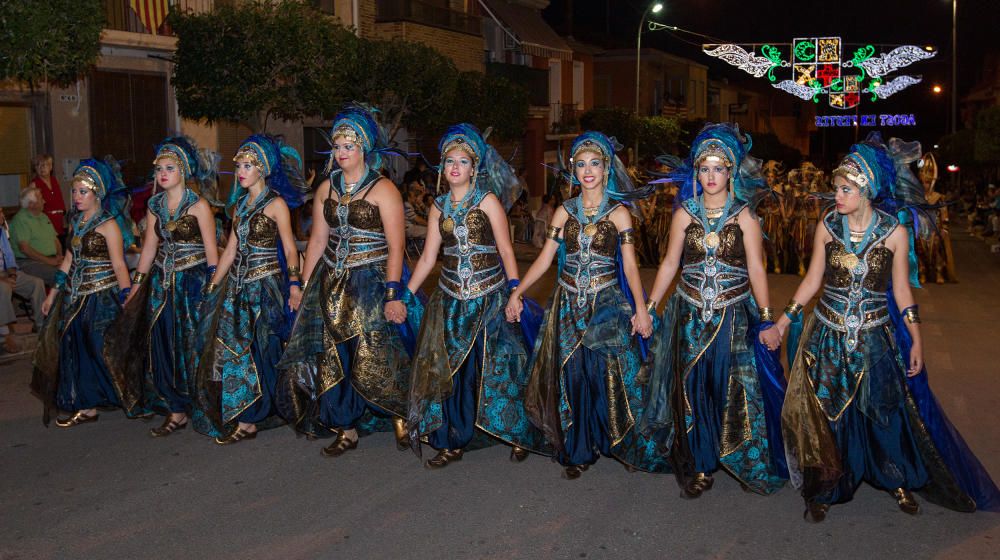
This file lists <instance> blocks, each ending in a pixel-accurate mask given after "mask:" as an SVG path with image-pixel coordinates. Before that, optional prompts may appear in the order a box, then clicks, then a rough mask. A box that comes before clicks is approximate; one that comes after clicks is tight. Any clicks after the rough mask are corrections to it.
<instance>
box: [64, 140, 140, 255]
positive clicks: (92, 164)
mask: <svg viewBox="0 0 1000 560" xmlns="http://www.w3.org/2000/svg"><path fill="white" fill-rule="evenodd" d="M73 181H74V182H75V181H79V182H81V183H83V184H84V185H86V187H87V188H88V189H90V190H92V191H94V194H95V195H96V196H97V198H98V199H99V200H100V201H101V209H102V211H104V212H107V213H108V214H109V215H111V216H112V217H113V218H114V219H115V221H116V222H117V223H118V228H119V229H120V230H121V233H122V241H123V243H124V246H125V247H129V246H131V245H132V243H133V242H134V241H135V234H134V231H133V230H134V228H133V224H132V218H131V217H130V216H129V207H130V206H131V202H132V197H131V195H130V192H129V189H128V187H126V186H125V180H124V179H123V178H122V173H121V165H120V164H119V163H118V160H116V159H115V158H114V157H113V156H110V155H108V156H105V157H104V161H100V160H97V159H93V158H91V159H85V160H82V161H80V164H79V165H77V166H76V170H75V171H73Z"/></svg>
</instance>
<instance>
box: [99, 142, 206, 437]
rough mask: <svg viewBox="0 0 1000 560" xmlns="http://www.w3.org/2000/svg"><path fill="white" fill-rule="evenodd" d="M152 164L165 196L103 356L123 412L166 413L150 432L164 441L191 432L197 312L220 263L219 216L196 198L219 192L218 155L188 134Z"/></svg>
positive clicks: (155, 209) (157, 198) (153, 211)
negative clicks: (179, 432)
mask: <svg viewBox="0 0 1000 560" xmlns="http://www.w3.org/2000/svg"><path fill="white" fill-rule="evenodd" d="M153 165H154V166H155V168H154V170H153V176H154V177H153V178H154V181H155V184H156V186H157V187H158V188H159V189H161V192H160V193H158V194H156V195H154V196H153V197H152V198H150V199H149V202H148V203H147V212H146V233H145V236H144V238H143V244H142V255H141V256H140V257H139V265H138V266H137V267H136V270H135V274H134V276H133V278H132V285H133V286H134V289H133V291H132V293H131V294H130V295H129V298H128V301H126V302H125V309H124V310H123V311H122V315H121V317H120V318H119V319H118V320H117V321H116V322H115V324H114V325H113V326H112V327H111V329H109V330H108V342H107V344H106V345H105V347H104V355H105V359H106V360H107V362H108V367H109V368H110V369H111V372H112V374H113V375H114V376H115V378H116V379H117V380H118V384H119V385H120V386H121V387H123V389H124V393H123V395H122V406H123V407H124V408H125V410H129V411H134V410H138V411H143V412H145V411H156V412H159V413H161V414H165V415H166V418H165V419H164V422H163V425H162V426H160V427H158V428H152V429H151V430H150V431H149V432H150V435H152V436H153V437H164V436H168V435H170V434H172V433H174V432H175V431H177V430H183V429H184V428H186V427H187V424H188V415H189V413H190V410H191V406H192V397H193V395H194V380H195V372H196V371H197V368H198V357H199V349H200V347H201V344H200V337H199V336H198V325H199V320H200V318H201V314H200V313H199V306H200V304H201V301H202V291H203V290H204V287H205V284H206V283H207V282H208V280H209V278H210V277H211V275H212V274H214V273H215V270H216V264H217V263H218V260H219V253H218V249H217V246H216V242H215V216H214V214H213V213H212V208H211V207H210V206H209V203H208V201H207V200H206V199H204V198H202V197H201V196H199V193H203V192H205V191H206V189H208V190H209V191H211V192H212V193H214V188H215V180H216V173H215V161H214V154H211V153H207V152H199V151H198V149H197V147H196V146H195V144H194V142H193V141H192V140H191V139H190V138H186V137H183V136H177V137H170V138H167V139H165V140H164V141H163V143H162V144H160V146H159V147H158V148H157V150H156V158H155V159H154V160H153Z"/></svg>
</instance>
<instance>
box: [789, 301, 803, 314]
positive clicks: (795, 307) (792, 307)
mask: <svg viewBox="0 0 1000 560" xmlns="http://www.w3.org/2000/svg"><path fill="white" fill-rule="evenodd" d="M799 313H802V304H801V303H799V302H797V301H795V300H794V299H793V300H789V301H788V305H787V306H785V315H788V317H789V318H792V317H794V316H795V315H798V314H799Z"/></svg>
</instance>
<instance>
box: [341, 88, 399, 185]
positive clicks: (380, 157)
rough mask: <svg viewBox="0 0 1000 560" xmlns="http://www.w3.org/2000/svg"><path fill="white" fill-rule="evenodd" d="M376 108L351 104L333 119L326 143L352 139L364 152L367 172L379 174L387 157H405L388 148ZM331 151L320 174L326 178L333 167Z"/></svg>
mask: <svg viewBox="0 0 1000 560" xmlns="http://www.w3.org/2000/svg"><path fill="white" fill-rule="evenodd" d="M378 112H379V111H378V109H376V108H374V107H369V106H367V105H364V104H361V103H351V104H350V105H348V106H347V107H345V108H344V109H343V110H342V111H341V112H339V113H337V116H336V117H334V119H333V128H332V129H331V130H330V137H329V138H327V141H328V142H330V145H331V146H332V145H333V139H334V138H336V137H338V136H343V137H345V138H348V139H350V140H353V141H354V143H355V144H357V145H358V146H360V147H361V149H362V150H363V151H364V157H365V165H367V166H368V168H369V169H372V170H375V171H381V169H382V167H383V166H384V165H385V156H387V155H405V154H402V152H400V151H399V150H398V149H396V148H394V147H391V146H389V137H388V134H387V133H386V131H385V127H383V126H382V125H381V124H379V122H378V121H377V120H376V119H375V114H376V113H378ZM335 159H336V158H335V157H334V154H333V152H331V153H330V158H329V159H328V160H327V162H326V168H325V169H324V171H323V173H324V174H325V175H329V174H330V173H332V172H333V171H334V169H335V168H336V161H335Z"/></svg>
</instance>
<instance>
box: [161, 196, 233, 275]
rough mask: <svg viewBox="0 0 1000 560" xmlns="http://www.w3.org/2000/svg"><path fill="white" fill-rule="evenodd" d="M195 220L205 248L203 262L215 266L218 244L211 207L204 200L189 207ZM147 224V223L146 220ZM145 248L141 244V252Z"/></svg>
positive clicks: (217, 257)
mask: <svg viewBox="0 0 1000 560" xmlns="http://www.w3.org/2000/svg"><path fill="white" fill-rule="evenodd" d="M189 212H190V213H191V214H193V215H194V217H195V218H197V219H198V230H199V231H200V232H201V240H202V244H204V246H205V260H206V261H207V263H208V266H216V265H218V264H219V244H218V242H217V241H216V235H215V215H214V214H212V207H211V206H209V204H208V201H207V200H205V199H204V198H200V199H198V202H196V203H195V204H194V206H192V207H191V210H189ZM146 223H147V224H148V223H149V221H148V220H147V221H146ZM146 231H149V227H148V226H147V227H146ZM145 250H146V246H145V244H143V252H145Z"/></svg>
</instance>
